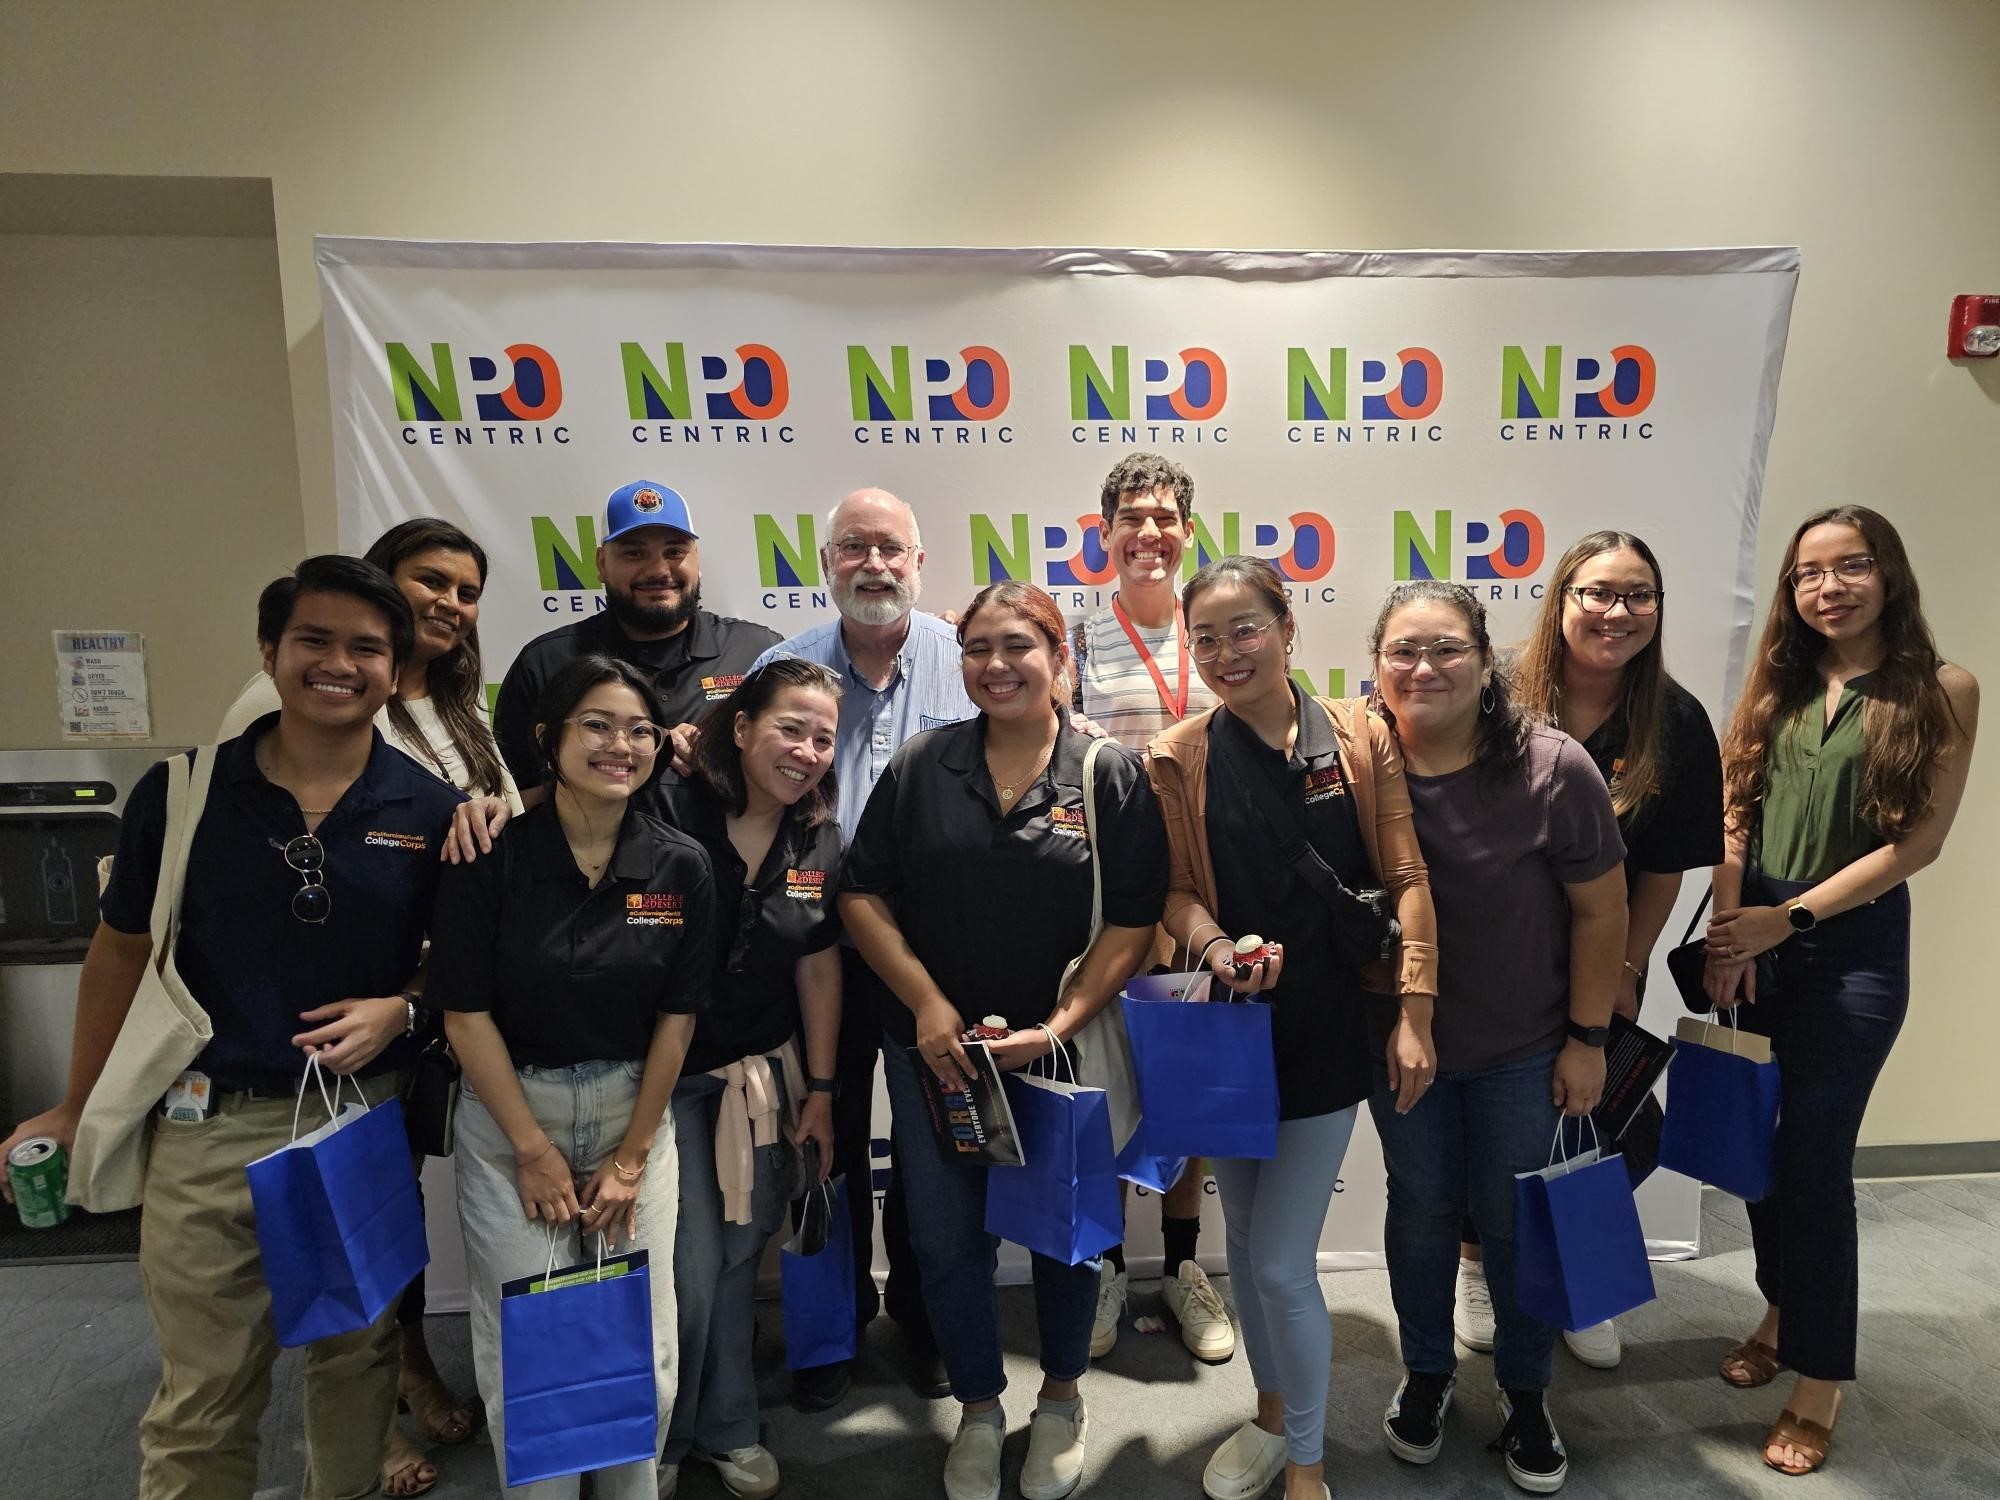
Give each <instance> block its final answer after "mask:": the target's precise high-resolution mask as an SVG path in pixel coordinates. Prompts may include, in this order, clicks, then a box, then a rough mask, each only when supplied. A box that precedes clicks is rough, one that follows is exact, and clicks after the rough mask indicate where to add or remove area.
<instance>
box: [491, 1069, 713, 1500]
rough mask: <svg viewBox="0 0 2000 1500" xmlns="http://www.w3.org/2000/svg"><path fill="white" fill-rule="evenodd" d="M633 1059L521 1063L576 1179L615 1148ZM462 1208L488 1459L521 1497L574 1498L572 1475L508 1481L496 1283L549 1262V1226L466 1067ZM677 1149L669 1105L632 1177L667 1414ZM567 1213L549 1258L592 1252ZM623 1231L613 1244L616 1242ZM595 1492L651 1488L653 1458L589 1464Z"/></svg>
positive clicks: (524, 1086) (639, 1497)
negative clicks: (518, 1183) (522, 1187)
mask: <svg viewBox="0 0 2000 1500" xmlns="http://www.w3.org/2000/svg"><path fill="white" fill-rule="evenodd" d="M639 1072H640V1064H638V1063H636V1062H633V1063H626V1062H586V1063H578V1064H577V1065H576V1066H575V1067H572V1068H522V1069H521V1070H520V1071H519V1073H518V1075H517V1076H518V1077H519V1078H520V1080H521V1092H522V1093H524V1094H525V1095H527V1099H528V1108H529V1109H531V1110H533V1111H534V1113H535V1121H536V1123H537V1124H539V1125H540V1126H541V1127H542V1129H543V1130H544V1131H545V1132H547V1134H548V1138H549V1139H550V1140H551V1141H553V1142H555V1147H556V1150H558V1151H560V1152H561V1153H562V1155H563V1159H564V1160H566V1161H567V1162H568V1163H569V1166H570V1171H571V1172H572V1173H574V1174H575V1176H576V1185H577V1188H578V1190H579V1191H581V1189H582V1187H583V1185H584V1184H585V1183H586V1182H588V1181H589V1180H590V1176H591V1174H592V1173H593V1172H595V1171H596V1170H597V1168H598V1166H599V1164H600V1163H602V1162H603V1161H604V1160H605V1158H606V1157H608V1156H609V1155H610V1154H611V1153H612V1152H613V1151H615V1150H616V1149H617V1148H618V1143H619V1142H620V1141H621V1140H623V1139H624V1137H625V1127H626V1126H627V1125H629V1124H630V1123H631V1120H632V1105H633V1102H634V1101H635V1100H636V1099H637V1098H638V1095H639ZM455 1155H456V1158H457V1164H458V1216H459V1221H460V1223H461V1224H462V1225H463V1227H464V1230H465V1269H466V1274H467V1279H468V1280H469V1282H470V1283H471V1285H470V1288H469V1290H470V1294H471V1303H472V1320H471V1321H472V1366H473V1372H474V1374H475V1375H476V1376H477V1378H478V1381H479V1394H480V1395H481V1396H482V1397H484V1398H485V1401H486V1421H487V1426H488V1427H489V1428H490V1429H491V1430H492V1434H493V1462H494V1465H495V1466H496V1467H497V1468H498V1470H499V1472H500V1486H501V1489H502V1491H503V1492H504V1493H505V1494H507V1495H510V1496H514V1497H518V1500H575V1496H576V1494H577V1490H578V1476H576V1475H574V1474H570V1475H567V1476H565V1477H563V1478H560V1479H544V1480H542V1481H541V1482H540V1483H538V1484H524V1485H519V1486H516V1487H515V1488H513V1489H508V1488H507V1433H506V1403H505V1399H504V1393H503V1391H502V1389H501V1383H500V1287H501V1285H502V1283H504V1282H508V1281H513V1280H515V1279H516V1278H518V1277H522V1276H531V1275H539V1274H541V1272H542V1271H543V1270H545V1269H546V1268H547V1266H548V1263H549V1231H548V1226H547V1225H546V1224H544V1223H543V1222H542V1221H541V1220H540V1219H530V1218H529V1217H528V1216H527V1214H526V1213H524V1212H523V1211H522V1208H521V1195H520V1193H519V1192H518V1191H516V1189H515V1177H514V1148H513V1147H512V1146H510V1145H509V1144H508V1143H507V1137H506V1134H505V1133H504V1132H503V1131H502V1130H501V1129H500V1127H499V1125H498V1124H497V1123H495V1121H494V1119H493V1116H492V1115H490V1114H488V1113H487V1110H486V1106H485V1105H484V1104H482V1103H481V1102H480V1100H479V1097H478V1096H477V1095H476V1094H474V1093H473V1091H472V1086H471V1080H470V1079H467V1080H466V1081H465V1085H464V1088H463V1090H462V1091H461V1094H460V1097H459V1104H458V1147H457V1151H456V1152H455ZM678 1168H679V1160H678V1158H677V1156H676V1154H675V1150H674V1139H673V1117H672V1115H671V1113H669V1114H668V1115H667V1116H666V1117H664V1118H663V1119H662V1120H661V1121H660V1129H659V1133H658V1134H657V1135H655V1136H654V1138H653V1149H652V1152H651V1154H650V1155H649V1156H648V1157H647V1159H646V1176H645V1179H644V1181H643V1183H642V1184H641V1186H640V1189H639V1233H638V1245H639V1248H641V1249H644V1250H646V1251H647V1252H649V1253H648V1256H647V1259H648V1262H649V1272H650V1274H649V1280H650V1281H651V1284H652V1292H653V1382H654V1387H655V1391H656V1394H657V1397H658V1404H659V1415H660V1421H661V1423H662V1425H664V1424H665V1422H666V1418H667V1413H668V1412H669V1411H671V1410H672V1409H673V1404H674V1385H675V1371H676V1369H677V1368H678V1364H679V1340H678V1338H677V1337H676V1335H675V1321H674V1274H673V1254H674V1216H675V1209H676V1206H677V1197H678V1191H677V1184H676V1179H677V1178H678V1177H679V1175H680V1174H679V1170H678ZM584 1241H585V1236H584V1234H583V1232H582V1226H581V1224H580V1223H578V1222H577V1221H574V1220H572V1221H571V1222H570V1223H568V1224H564V1225H559V1226H558V1227H557V1231H556V1266H557V1267H558V1268H559V1269H560V1268H561V1267H563V1266H572V1265H578V1264H580V1263H581V1262H583V1261H585V1260H592V1259H595V1258H596V1254H597V1248H596V1246H597V1242H596V1240H595V1239H591V1240H590V1242H589V1245H588V1246H587V1247H586V1245H585V1242H584ZM623 1243H624V1242H623V1240H622V1239H621V1241H620V1248H623ZM595 1482H596V1490H595V1494H596V1496H597V1500H656V1497H657V1495H658V1492H659V1481H658V1465H657V1464H656V1463H655V1462H654V1461H653V1460H652V1459H648V1460H646V1461H645V1462H644V1463H635V1464H621V1465H619V1466H618V1467H617V1468H615V1469H599V1470H597V1471H596V1474H595Z"/></svg>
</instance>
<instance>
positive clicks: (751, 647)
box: [493, 609, 782, 811]
mask: <svg viewBox="0 0 2000 1500" xmlns="http://www.w3.org/2000/svg"><path fill="white" fill-rule="evenodd" d="M781 639H782V637H780V636H779V634H778V632H777V631H775V630H772V629H770V628H769V627H768V626H764V625H758V624H754V623H752V622H751V621H749V620H732V619H730V618H729V617H727V616H726V615H714V614H710V613H709V612H708V611H707V610H705V609H702V610H696V611H695V615H694V618H693V619H692V620H690V621H689V622H688V627H687V629H685V630H683V631H682V632H681V633H680V634H679V635H672V636H668V637H667V638H666V639H665V640H663V641H635V640H633V639H632V638H631V637H630V636H628V635H627V634H625V632H624V631H622V630H620V629H619V628H618V621H617V619H616V618H615V617H614V616H613V615H612V613H611V611H609V610H603V611H601V612H599V613H598V614H594V615H592V616H590V617H589V618H588V619H584V620H578V621H576V622H575V623H574V624H571V625H563V626H559V627H557V628H556V629H554V630H551V631H549V632H548V633H547V634H545V635H538V636H536V637H535V638H534V639H533V640H532V641H530V642H528V644H527V645H525V646H523V647H522V648H521V654H520V655H519V656H517V657H515V658H514V665H513V666H511V667H509V668H508V669H507V676H506V678H505V679H504V680H503V681H502V682H501V684H500V696H499V698H498V699H497V700H496V701H495V703H494V708H493V737H494V739H496V740H497V741H498V742H499V745H500V756H501V759H503V760H505V761H506V762H507V769H508V770H509V771H512V772H513V773H514V784H515V785H516V786H518V787H520V788H521V790H522V791H524V792H525V791H526V790H527V789H528V788H529V787H534V786H540V785H541V784H542V783H543V782H544V781H546V780H547V779H548V768H547V767H546V766H545V765H543V764H542V749H541V746H540V745H539V744H537V743H536V741H535V705H536V704H537V703H538V702H539V701H540V700H541V696H542V689H543V688H544V687H546V686H547V685H548V681H549V679H550V678H551V677H553V676H555V675H556V673H557V672H559V671H561V670H562V669H563V667H565V666H567V665H568V664H569V663H570V662H572V661H575V660H576V658H578V657H579V656H592V655H601V656H611V657H616V658H617V659H618V660H619V661H623V662H629V663H630V664H631V665H632V666H634V667H636V668H638V669H639V670H640V671H641V672H643V673H645V674H646V675H647V676H648V677H650V678H651V679H652V680H653V687H654V688H655V690H656V691H658V693H659V695H660V705H661V710H662V711H663V712H664V713H665V714H666V716H667V722H666V723H665V724H664V725H662V726H661V727H662V728H666V729H671V728H672V727H673V726H674V725H676V724H685V723H687V722H688V721H689V720H691V719H698V718H700V717H701V715H702V714H703V712H705V711H706V710H707V708H708V705H709V704H711V703H714V702H717V701H718V700H720V699H723V698H727V697H728V696H729V694H730V693H731V692H732V691H733V690H734V689H735V687H736V684H737V683H739V682H741V681H742V680H743V678H744V677H745V676H746V675H747V674H748V673H749V671H750V667H751V664H752V663H754V662H755V661H756V660H757V658H758V657H760V656H762V655H763V654H764V652H765V651H767V650H769V649H770V648H771V647H772V646H775V645H777V644H778V642H779V640H781ZM668 759H669V757H668V756H666V755H662V756H661V757H660V765H659V771H658V772H657V773H655V775H654V776H653V778H652V783H651V784H650V785H648V786H646V787H643V788H641V790H640V799H641V800H640V801H639V803H638V805H639V806H641V807H650V808H653V809H654V810H655V811H657V803H656V801H655V799H656V798H657V797H658V795H659V792H660V782H661V779H662V776H663V775H664V773H665V771H666V769H667V761H668Z"/></svg>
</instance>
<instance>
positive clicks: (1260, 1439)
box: [1201, 1422, 1285, 1500]
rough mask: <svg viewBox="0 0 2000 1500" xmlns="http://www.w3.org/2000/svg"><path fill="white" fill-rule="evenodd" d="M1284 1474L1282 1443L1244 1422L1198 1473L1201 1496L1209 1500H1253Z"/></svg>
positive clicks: (1272, 1434) (1254, 1424) (1253, 1425)
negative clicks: (1199, 1475)
mask: <svg viewBox="0 0 2000 1500" xmlns="http://www.w3.org/2000/svg"><path fill="white" fill-rule="evenodd" d="M1284 1470H1285V1440H1284V1439H1283V1438H1281V1437H1279V1436H1278V1435H1277V1434H1276V1433H1271V1432H1266V1431H1265V1430H1264V1429H1263V1428H1261V1427H1259V1426H1258V1425H1257V1424H1256V1423H1255V1422H1245V1423H1244V1424H1243V1425H1242V1426H1241V1427H1239V1428H1237V1429H1236V1430H1235V1431H1234V1432H1232V1433H1230V1434H1229V1440H1228V1441H1227V1442H1225V1443H1224V1444H1223V1445H1222V1446H1221V1447H1220V1448H1217V1449H1216V1450H1215V1454H1214V1456H1213V1457H1211V1458H1210V1459H1209V1461H1208V1467H1207V1468H1205V1469H1203V1470H1202V1471H1201V1492H1202V1493H1203V1494H1204V1495H1206V1496H1208V1500H1255V1497H1256V1496H1258V1495H1261V1494H1263V1493H1264V1491H1266V1490H1268V1489H1269V1488H1270V1487H1271V1483H1272V1481H1273V1480H1275V1479H1276V1478H1277V1477H1278V1476H1279V1475H1280V1474H1282V1473H1283V1472H1284Z"/></svg>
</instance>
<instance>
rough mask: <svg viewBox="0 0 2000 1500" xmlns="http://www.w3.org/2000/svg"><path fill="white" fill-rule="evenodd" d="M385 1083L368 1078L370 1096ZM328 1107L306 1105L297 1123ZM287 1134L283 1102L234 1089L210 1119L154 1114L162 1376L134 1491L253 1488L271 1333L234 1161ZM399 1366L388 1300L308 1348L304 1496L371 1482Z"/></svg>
mask: <svg viewBox="0 0 2000 1500" xmlns="http://www.w3.org/2000/svg"><path fill="white" fill-rule="evenodd" d="M394 1083H395V1080H394V1078H393V1077H391V1078H383V1079H371V1080H370V1081H369V1083H368V1085H367V1095H368V1098H369V1099H370V1100H371V1101H374V1102H378V1103H379V1102H380V1101H381V1099H382V1098H383V1097H384V1096H385V1094H386V1093H387V1091H388V1090H389V1089H391V1088H392V1087H393V1086H394ZM315 1107H317V1101H315ZM323 1118H324V1111H323V1110H322V1111H321V1116H320V1120H315V1119H313V1118H312V1110H310V1109H309V1110H308V1111H307V1118H306V1119H305V1120H304V1121H302V1122H301V1124H300V1129H301V1130H309V1129H311V1128H312V1127H313V1126H314V1125H316V1124H318V1123H320V1122H321V1120H323ZM291 1138H292V1103H291V1101H290V1100H277V1099H258V1100H244V1099H242V1098H240V1097H238V1096H234V1095H232V1096H227V1097H224V1098H222V1099H221V1100H219V1101H218V1106H217V1109H216V1112H215V1113H214V1114H212V1115H210V1116H209V1117H208V1118H207V1119H206V1120H202V1121H199V1122H197V1123H193V1124H187V1123H180V1122H175V1121H171V1120H155V1121H154V1122H153V1146H152V1154H151V1157H150V1159H149V1161H148V1162H147V1166H146V1188H145V1200H144V1214H145V1220H144V1222H145V1228H144V1234H143V1237H142V1240H141V1244H140V1251H139V1274H140V1277H141V1279H142V1281H143V1282H144V1284H145V1291H146V1305H147V1307H148V1308H149V1309H150V1311H151V1312H152V1315H153V1328H154V1331H155V1333H156V1334H157V1336H158V1338H159V1344H160V1388H159V1390H158V1391H157V1392H155V1393H154V1396H153V1400H152V1404H151V1405H150V1406H148V1407H147V1408H146V1415H145V1417H144V1418H143V1419H142V1420H141V1422H140V1424H139V1452H140V1456H141V1460H142V1467H141V1471H140V1478H139V1495H140V1500H250V1496H251V1495H252V1494H253V1492H254V1491H255V1490H256V1488H257V1424H258V1421H259V1419H260V1418H261V1417H262V1416H263V1415H264V1408H265V1407H266V1406H267V1405H269V1404H270V1400H271V1365H272V1363H273V1362H274V1361H275V1360H276V1359H277V1357H278V1340H277V1334H276V1331H275V1330H274V1329H273V1328H272V1326H271V1294H270V1292H269V1290H268V1289H267V1288H266V1287H265V1285H264V1271H263V1261H262V1256H261V1254H260V1252H259V1250H258V1246H257V1228H256V1217H255V1214H254V1213H253V1212H252V1210H251V1205H250V1183H249V1180H248V1179H247V1178H246V1177H245V1176H244V1172H243V1169H244V1168H245V1167H246V1166H248V1165H249V1164H250V1163H251V1162H253V1161H255V1160H256V1159H257V1158H258V1157H260V1156H265V1155H268V1154H269V1153H270V1152H272V1151H275V1150H277V1149H278V1148H279V1147H280V1146H283V1145H284V1144H286V1142H288V1141H290V1140H291ZM396 1368H397V1331H396V1308H395V1304H394V1303H391V1304H390V1306H389V1307H388V1308H387V1309H386V1310H384V1312H383V1314H382V1316H381V1317H380V1318H378V1319H376V1321H375V1323H374V1324H373V1326H371V1327H368V1328H364V1329H362V1330H360V1331H359V1332H356V1333H347V1334H341V1335H340V1336H339V1337H337V1338H329V1339H321V1340H320V1341H319V1342H318V1343H316V1344H311V1345H308V1346H307V1348H306V1351H305V1439H306V1472H305V1484H304V1487H303V1490H302V1493H303V1495H304V1496H305V1500H361V1497H363V1496H368V1495H373V1494H375V1493H376V1491H377V1490H378V1488H379V1487H380V1484H381V1470H382V1450H383V1446H384V1443H385V1442H386V1440H387V1436H388V1431H389V1422H390V1419H391V1418H392V1417H393V1415H394V1413H395V1404H396Z"/></svg>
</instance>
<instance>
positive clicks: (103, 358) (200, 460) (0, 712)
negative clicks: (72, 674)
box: [0, 235, 305, 748]
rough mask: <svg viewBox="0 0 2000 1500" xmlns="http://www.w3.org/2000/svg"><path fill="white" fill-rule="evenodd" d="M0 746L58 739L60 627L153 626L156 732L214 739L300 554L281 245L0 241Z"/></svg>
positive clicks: (184, 740)
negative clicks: (3, 542)
mask: <svg viewBox="0 0 2000 1500" xmlns="http://www.w3.org/2000/svg"><path fill="white" fill-rule="evenodd" d="M0 504H4V506H5V512H6V538H7V549H8V554H9V556H10V558H11V565H10V566H9V568H8V570H7V574H8V595H9V597H8V600H7V604H6V608H5V611H4V613H0V746H6V747H10V748H14V747H31V746H38V745H53V744H55V743H57V741H58V734H59V722H58V719H57V715H56V679H55V656H54V652H53V646H52V642H51V640H50V637H49V632H50V631H51V630H56V629H77V628H81V629H85V630H138V631H142V632H144V634H145V637H146V648H147V678H148V683H149V686H150V688H151V690H152V701H153V743H155V744H161V745H176V744H179V745H186V744H195V743H199V742H202V741H205V740H206V739H208V738H209V736H210V735H212V734H213V732H214V730H215V725H216V723H217V721H218V720H219V719H220V718H221V717H222V710H223V709H224V708H225V707H227V706H228V704H229V703H230V701H231V700H232V699H234V697H235V696H236V692H237V689H239V688H240V687H242V685H243V680H244V678H246V677H247V676H248V675H249V674H250V673H251V672H252V671H254V670H255V669H256V666H257V654H256V649H255V646H254V644H253V643H252V631H251V625H252V622H253V621H254V619H255V616H256V601H257V591H258V589H259V588H261V587H262V586H263V584H264V583H266V582H267V581H268V580H270V579H271V578H273V577H275V576H276V575H277V574H279V573H282V572H285V571H287V570H288V569H290V568H291V566H292V565H293V564H294V563H296V562H297V561H298V560H299V558H300V557H301V556H302V555H303V549H304V546H305V527H304V525H303V522H302V518H301V514H300V508H299V481H298V465H297V460H296V457H295V455H294V450H293V437H292V404H291V392H290V389H289V387H288V384H287V381H286V378H285V341H284V317H283V310H282V308H281V307H280V305H279V299H278V276H277V249H276V246H275V244H274V243H273V242H272V241H271V240H270V239H268V238H266V239H210V238H174V237H163V236H154V235H147V236H128V235H101V236H87V237H86V236H65V235H0Z"/></svg>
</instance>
